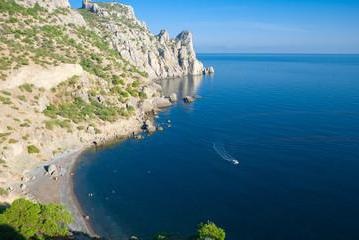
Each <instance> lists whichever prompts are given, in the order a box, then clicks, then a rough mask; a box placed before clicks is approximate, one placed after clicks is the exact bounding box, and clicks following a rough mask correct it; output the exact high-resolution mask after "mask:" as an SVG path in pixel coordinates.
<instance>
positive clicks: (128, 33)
mask: <svg viewBox="0 0 359 240" xmlns="http://www.w3.org/2000/svg"><path fill="white" fill-rule="evenodd" d="M87 8H88V9H89V11H92V12H93V13H94V14H96V15H97V17H98V18H100V19H101V20H102V21H99V22H100V24H101V25H102V30H101V31H102V33H103V35H104V36H107V41H109V42H110V43H111V44H112V46H113V47H114V49H116V50H117V51H118V52H119V53H120V54H121V56H122V57H123V58H125V59H126V60H128V61H129V62H130V63H132V64H133V65H135V66H137V67H138V68H140V69H141V70H143V71H145V72H147V73H148V75H149V77H150V78H152V79H155V78H168V77H180V76H184V75H201V74H203V70H204V68H203V64H202V63H201V62H200V61H198V60H197V57H196V53H195V51H194V48H193V37H192V34H191V33H190V32H187V31H184V32H182V33H180V34H179V35H178V36H177V37H176V38H174V39H171V38H170V35H169V33H168V32H167V31H166V30H161V32H160V33H159V34H158V35H154V34H153V33H151V32H150V31H149V30H148V28H147V26H146V24H145V23H143V22H141V21H139V20H138V19H137V18H136V16H135V14H134V11H133V8H132V7H130V6H127V5H124V4H118V3H106V4H104V3H97V4H92V5H89V6H88V7H87Z"/></svg>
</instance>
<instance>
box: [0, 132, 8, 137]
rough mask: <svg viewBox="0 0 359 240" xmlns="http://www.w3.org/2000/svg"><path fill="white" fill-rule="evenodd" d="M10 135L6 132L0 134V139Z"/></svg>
mask: <svg viewBox="0 0 359 240" xmlns="http://www.w3.org/2000/svg"><path fill="white" fill-rule="evenodd" d="M10 134H11V133H9V132H7V133H0V138H2V137H7V136H9V135H10Z"/></svg>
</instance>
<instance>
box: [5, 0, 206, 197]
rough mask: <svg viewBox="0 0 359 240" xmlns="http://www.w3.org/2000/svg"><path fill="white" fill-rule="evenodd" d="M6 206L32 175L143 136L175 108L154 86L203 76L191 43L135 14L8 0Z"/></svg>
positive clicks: (53, 0) (119, 8) (125, 9)
mask: <svg viewBox="0 0 359 240" xmlns="http://www.w3.org/2000/svg"><path fill="white" fill-rule="evenodd" d="M0 2H1V4H0V52H1V55H0V79H1V80H0V112H1V114H0V190H1V191H0V200H11V199H13V198H15V197H18V196H19V195H20V196H27V197H29V198H32V197H33V196H32V194H31V192H29V191H28V190H27V189H26V183H27V181H29V176H28V175H27V173H28V171H29V170H30V169H33V168H35V167H37V166H41V165H44V164H46V162H47V161H48V160H50V159H52V158H54V157H56V156H59V155H61V154H62V153H64V152H66V151H68V150H71V149H79V148H84V147H87V146H90V145H91V144H93V143H104V142H106V141H108V140H110V139H115V138H121V137H124V136H127V135H129V134H132V133H135V132H139V131H141V127H142V126H143V123H144V122H145V121H146V120H150V121H152V116H153V112H156V111H158V109H159V108H161V107H165V106H169V105H170V101H169V100H168V98H165V97H164V96H161V95H162V94H161V88H160V86H159V85H157V84H156V83H154V82H153V81H152V80H151V79H153V78H161V77H173V76H183V75H187V74H202V72H203V66H202V64H201V63H200V62H199V61H198V60H197V59H196V57H195V53H194V51H193V46H192V36H191V34H190V33H187V32H183V33H181V34H180V35H179V36H178V37H177V38H176V39H174V40H170V39H169V37H168V34H167V32H165V31H163V32H161V34H160V35H158V36H155V35H153V34H152V33H150V32H149V30H148V29H147V28H146V26H145V25H144V24H143V23H141V22H140V21H138V20H137V19H136V18H135V16H134V13H133V10H132V8H131V7H129V6H125V5H122V4H100V5H95V6H94V5H91V6H90V7H89V9H81V10H73V9H71V8H70V7H69V3H68V2H67V1H66V0H61V1H60V0H59V1H57V0H42V1H37V0H26V1H20V0H19V1H14V0H0Z"/></svg>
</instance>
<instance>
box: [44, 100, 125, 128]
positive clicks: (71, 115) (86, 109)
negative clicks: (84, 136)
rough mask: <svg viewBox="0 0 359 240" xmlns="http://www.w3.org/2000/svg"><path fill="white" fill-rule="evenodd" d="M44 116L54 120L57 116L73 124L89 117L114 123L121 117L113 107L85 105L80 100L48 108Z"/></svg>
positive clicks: (92, 103) (94, 104) (118, 111)
mask: <svg viewBox="0 0 359 240" xmlns="http://www.w3.org/2000/svg"><path fill="white" fill-rule="evenodd" d="M44 114H45V115H46V116H48V117H50V118H53V119H56V117H57V116H61V117H63V118H67V119H70V120H71V121H73V122H75V123H79V122H83V121H85V120H87V119H88V118H91V117H98V118H99V119H101V120H103V121H108V122H114V121H116V120H117V119H118V117H119V116H120V115H121V114H120V110H119V109H118V108H117V107H115V106H106V105H104V104H101V103H98V102H96V101H91V103H86V102H84V101H83V100H82V99H80V98H76V99H75V101H73V102H68V103H62V104H60V105H58V106H55V105H50V106H48V107H47V108H46V109H45V111H44Z"/></svg>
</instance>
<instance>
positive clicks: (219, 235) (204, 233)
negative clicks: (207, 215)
mask: <svg viewBox="0 0 359 240" xmlns="http://www.w3.org/2000/svg"><path fill="white" fill-rule="evenodd" d="M197 235H198V239H199V240H209V239H210V240H224V239H225V238H226V233H225V232H224V230H223V229H222V228H220V227H217V226H216V224H214V223H213V222H210V221H208V222H207V223H201V224H200V225H199V226H198V230H197Z"/></svg>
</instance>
